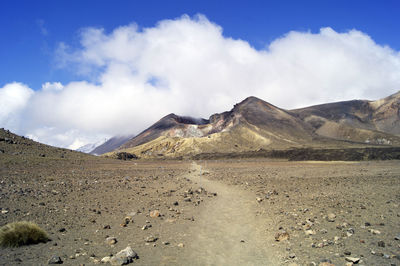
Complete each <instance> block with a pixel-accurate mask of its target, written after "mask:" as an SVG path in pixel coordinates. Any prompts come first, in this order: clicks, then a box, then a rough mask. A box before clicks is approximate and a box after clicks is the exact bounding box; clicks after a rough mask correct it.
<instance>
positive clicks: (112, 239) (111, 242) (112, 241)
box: [106, 236, 118, 245]
mask: <svg viewBox="0 0 400 266" xmlns="http://www.w3.org/2000/svg"><path fill="white" fill-rule="evenodd" d="M117 242H118V241H117V239H116V238H115V237H113V236H110V237H107V238H106V243H107V244H109V245H114V244H116V243H117Z"/></svg>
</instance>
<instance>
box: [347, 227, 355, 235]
mask: <svg viewBox="0 0 400 266" xmlns="http://www.w3.org/2000/svg"><path fill="white" fill-rule="evenodd" d="M346 235H347V236H348V237H350V236H352V235H354V229H353V228H349V229H347V231H346Z"/></svg>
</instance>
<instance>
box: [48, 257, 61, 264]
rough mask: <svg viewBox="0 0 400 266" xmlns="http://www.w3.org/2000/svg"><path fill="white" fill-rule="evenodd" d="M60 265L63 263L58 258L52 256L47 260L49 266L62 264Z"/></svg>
mask: <svg viewBox="0 0 400 266" xmlns="http://www.w3.org/2000/svg"><path fill="white" fill-rule="evenodd" d="M62 263H63V261H62V259H61V258H60V257H59V256H53V257H51V259H50V260H49V264H62Z"/></svg>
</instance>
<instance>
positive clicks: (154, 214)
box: [150, 210, 161, 218]
mask: <svg viewBox="0 0 400 266" xmlns="http://www.w3.org/2000/svg"><path fill="white" fill-rule="evenodd" d="M160 215H161V214H160V212H159V211H158V210H154V211H151V212H150V217H151V218H157V217H160Z"/></svg>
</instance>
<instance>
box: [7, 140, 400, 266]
mask: <svg viewBox="0 0 400 266" xmlns="http://www.w3.org/2000/svg"><path fill="white" fill-rule="evenodd" d="M14 145H18V144H14ZM51 151H52V150H51ZM48 154H49V152H48ZM61 154H64V155H63V156H61V157H58V155H59V154H58V153H57V152H56V153H52V154H50V155H45V156H44V157H43V155H41V156H37V157H34V156H33V155H31V156H27V155H26V154H25V155H24V153H18V152H17V153H15V152H14V154H9V153H7V151H6V152H5V153H3V154H1V155H0V156H1V170H0V174H1V180H0V185H1V186H0V189H1V190H0V207H1V216H0V223H1V224H2V225H3V224H6V223H8V222H12V221H21V220H28V221H33V222H35V223H37V224H38V225H40V226H41V227H42V228H43V229H45V230H46V231H47V232H48V233H49V235H50V238H51V239H52V241H50V242H47V243H41V244H37V245H30V246H23V247H20V248H6V249H1V250H0V264H1V265H15V264H21V265H44V264H48V262H49V260H50V259H51V258H52V257H54V256H56V257H60V259H61V260H62V262H63V264H65V265H83V264H84V265H94V264H99V263H101V260H102V259H103V258H104V257H107V256H110V255H115V254H116V253H117V252H118V251H120V250H122V249H124V248H126V247H127V246H130V247H132V249H133V250H134V251H135V252H137V254H138V256H139V258H138V259H136V260H135V261H134V264H138V265H332V264H333V265H345V264H346V263H349V265H351V264H352V263H353V262H350V261H351V260H353V261H354V263H357V264H359V265H398V264H399V263H400V260H399V259H400V241H399V237H400V236H399V234H400V219H399V217H400V208H399V204H400V189H399V188H400V163H399V161H367V162H288V161H285V160H268V159H241V160H204V161H200V160H199V161H193V162H192V161H179V160H175V161H162V160H159V161H144V160H137V161H119V160H113V159H105V158H98V157H93V156H88V155H83V154H80V153H76V152H72V151H70V152H68V151H66V150H65V151H63V152H62V153H61ZM155 210H157V211H158V212H159V213H157V212H154V211H155ZM152 216H153V217H152ZM277 240H279V241H277ZM324 263H325V264H324ZM328 263H332V264H328Z"/></svg>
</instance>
